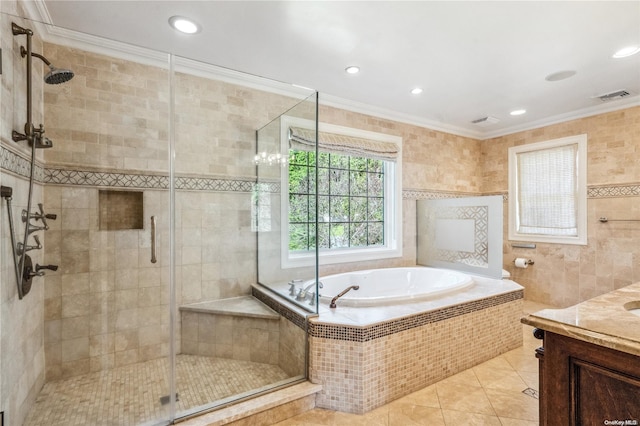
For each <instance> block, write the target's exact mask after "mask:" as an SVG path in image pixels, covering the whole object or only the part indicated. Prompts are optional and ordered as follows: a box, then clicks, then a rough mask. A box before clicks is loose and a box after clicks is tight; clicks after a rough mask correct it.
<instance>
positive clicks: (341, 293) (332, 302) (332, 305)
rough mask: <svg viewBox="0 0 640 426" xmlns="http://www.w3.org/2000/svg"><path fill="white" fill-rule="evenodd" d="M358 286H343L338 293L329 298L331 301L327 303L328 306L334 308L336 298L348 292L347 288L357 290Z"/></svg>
mask: <svg viewBox="0 0 640 426" xmlns="http://www.w3.org/2000/svg"><path fill="white" fill-rule="evenodd" d="M359 288H360V286H359V285H351V286H349V287H347V288H345V289H344V290H342V291H341V292H340V293H338V295H337V296H336V297H334V298H333V299H331V303H330V304H329V307H330V308H335V307H336V300H338V299H339V298H341V297H342V296H344V295H345V294H347V293H348V292H349V290H351V289H354V290H358V289H359Z"/></svg>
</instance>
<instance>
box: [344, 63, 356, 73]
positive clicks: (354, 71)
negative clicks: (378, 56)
mask: <svg viewBox="0 0 640 426" xmlns="http://www.w3.org/2000/svg"><path fill="white" fill-rule="evenodd" d="M344 70H345V71H346V72H347V74H358V73H359V72H360V67H356V66H353V65H352V66H350V67H346V68H345V69H344Z"/></svg>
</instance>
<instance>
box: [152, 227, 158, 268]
mask: <svg viewBox="0 0 640 426" xmlns="http://www.w3.org/2000/svg"><path fill="white" fill-rule="evenodd" d="M157 261H158V259H156V217H155V216H151V263H156V262H157Z"/></svg>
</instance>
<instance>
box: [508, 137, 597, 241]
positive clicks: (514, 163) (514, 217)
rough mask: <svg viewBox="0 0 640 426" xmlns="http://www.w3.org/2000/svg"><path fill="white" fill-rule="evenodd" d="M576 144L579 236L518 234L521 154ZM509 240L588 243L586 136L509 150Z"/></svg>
mask: <svg viewBox="0 0 640 426" xmlns="http://www.w3.org/2000/svg"><path fill="white" fill-rule="evenodd" d="M568 145H577V147H578V149H577V156H576V157H577V163H578V164H577V168H576V170H577V194H576V203H577V206H576V207H577V211H576V225H577V235H576V236H557V235H554V236H551V235H543V234H529V233H520V232H518V229H517V226H518V208H519V206H518V199H519V197H518V159H517V156H518V154H520V153H524V152H532V151H539V150H545V149H551V148H557V147H561V146H568ZM509 240H513V241H530V242H540V243H555V244H577V245H586V244H587V135H586V134H582V135H576V136H569V137H566V138H560V139H553V140H549V141H545V142H538V143H532V144H527V145H520V146H515V147H511V148H509Z"/></svg>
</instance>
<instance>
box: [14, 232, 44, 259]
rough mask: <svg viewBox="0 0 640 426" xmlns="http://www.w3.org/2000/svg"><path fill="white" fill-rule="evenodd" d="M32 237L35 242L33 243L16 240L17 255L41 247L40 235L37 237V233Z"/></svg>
mask: <svg viewBox="0 0 640 426" xmlns="http://www.w3.org/2000/svg"><path fill="white" fill-rule="evenodd" d="M33 239H34V240H35V242H36V244H35V245H32V246H30V245H26V246H25V245H24V244H22V243H21V242H18V250H17V252H18V255H22V254H23V253H26V252H28V251H30V250H40V249H41V248H42V244H41V243H40V237H38V236H37V235H34V236H33Z"/></svg>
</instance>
